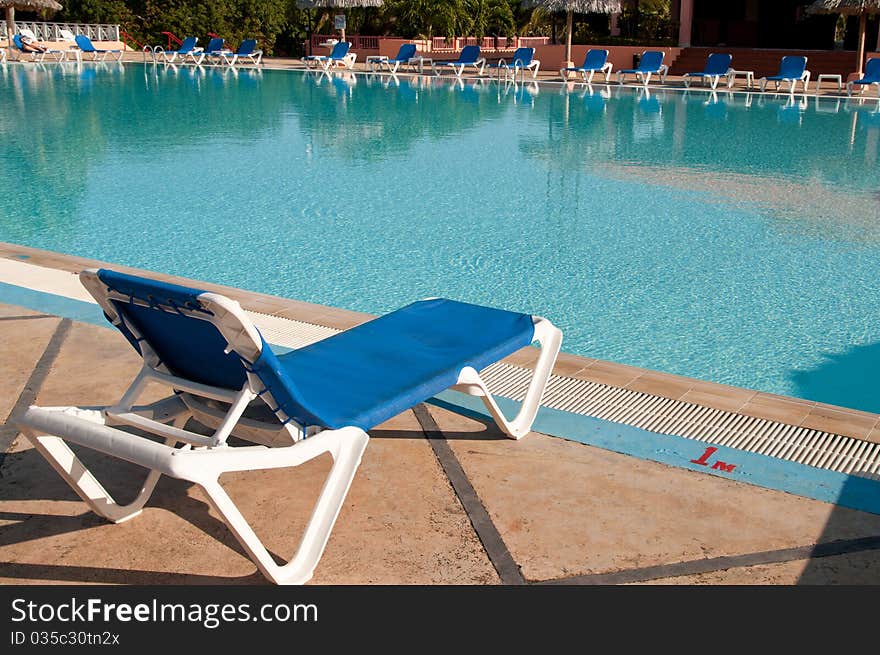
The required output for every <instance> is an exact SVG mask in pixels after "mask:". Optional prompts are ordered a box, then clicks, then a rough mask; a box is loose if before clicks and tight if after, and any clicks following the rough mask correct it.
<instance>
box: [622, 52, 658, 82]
mask: <svg viewBox="0 0 880 655" xmlns="http://www.w3.org/2000/svg"><path fill="white" fill-rule="evenodd" d="M665 56H666V53H665V52H663V51H662V50H645V51H644V52H643V53H642V57H641V59H640V60H639V65H638V67H636V68H625V69H623V70H619V71H617V83H618V84H623V82H624V80H625V79H626V76H627V75H635V76H636V79H637V80H638V81H639V83H640V84H644V85H645V86H648V83H649V82H650V81H651V75H655V74H656V75H659V76H660V81H661V82H662V83H664V84H665V83H666V74H667V73H668V72H669V67H668V66H667V65H666V64H664V63H663V58H664V57H665Z"/></svg>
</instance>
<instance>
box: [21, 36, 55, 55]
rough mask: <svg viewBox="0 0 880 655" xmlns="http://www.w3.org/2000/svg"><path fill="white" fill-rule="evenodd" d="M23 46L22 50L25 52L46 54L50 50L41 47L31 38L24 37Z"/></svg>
mask: <svg viewBox="0 0 880 655" xmlns="http://www.w3.org/2000/svg"><path fill="white" fill-rule="evenodd" d="M21 46H22V50H24V51H25V52H46V51H47V50H48V49H49V48H47V47H45V46H42V45H40V44H39V43H37V42H36V41H34V40H33V39H32V38H30V37H29V36H24V35H22V37H21Z"/></svg>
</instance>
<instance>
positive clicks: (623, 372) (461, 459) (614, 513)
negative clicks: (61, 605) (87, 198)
mask: <svg viewBox="0 0 880 655" xmlns="http://www.w3.org/2000/svg"><path fill="white" fill-rule="evenodd" d="M22 262H26V263H27V264H29V265H32V266H33V268H29V269H28V271H30V272H28V274H27V277H28V279H21V280H16V281H15V284H17V285H21V286H22V287H25V288H29V289H35V290H43V291H46V288H45V287H46V285H48V284H50V283H51V284H56V285H57V282H52V281H53V280H57V279H58V278H59V272H66V273H75V272H78V271H79V270H81V269H82V268H84V267H92V266H96V265H100V264H101V263H100V262H95V261H93V260H87V259H83V258H78V257H72V256H68V255H61V254H56V253H49V252H46V251H40V250H35V249H32V248H26V247H22V246H17V245H13V244H0V269H3V267H4V265H6V268H7V269H10V267H14V266H15V265H17V264H21V263H22ZM114 267H115V268H117V269H120V270H125V271H130V272H139V273H144V274H148V275H151V276H153V277H156V278H159V279H164V280H168V281H177V282H183V283H189V284H192V285H193V286H199V287H202V288H207V289H210V290H216V291H220V292H222V293H225V294H226V295H228V296H231V297H233V298H235V299H236V300H238V301H239V302H240V303H241V304H242V305H243V307H244V308H245V309H247V310H250V311H253V312H258V313H260V314H262V315H269V316H272V317H277V318H278V319H279V320H281V319H292V320H294V321H303V322H305V323H309V324H314V325H320V326H324V327H327V328H335V329H345V328H347V327H351V326H353V325H356V324H358V323H360V322H362V321H364V320H366V319H367V318H369V316H367V315H364V314H358V313H354V312H350V311H345V310H341V309H336V308H331V307H324V306H319V305H312V304H308V303H303V302H299V301H295V300H290V299H284V298H278V297H274V296H267V295H262V294H256V293H251V292H247V291H241V290H237V289H230V288H226V287H221V286H218V285H214V284H208V283H204V282H201V281H189V280H182V279H180V278H175V277H172V276H167V275H159V274H156V273H151V272H145V271H137V270H135V269H130V268H127V267H123V266H115V265H114ZM10 270H11V269H10ZM41 271H44V272H45V275H42V274H41ZM65 279H66V278H65ZM6 283H7V284H8V281H7V282H6ZM69 283H70V288H71V289H73V288H75V287H76V285H77V284H78V283H77V281H76V278H75V277H74V276H73V275H70V276H69ZM62 291H63V290H59V292H62ZM95 311H96V313H97V307H96V308H95ZM524 352H526V351H522V352H521V353H519V354H517V355H516V356H513V357H512V358H510V363H511V364H512V365H515V366H525V367H527V366H528V365H529V363H530V362H531V357H527V356H525V355H523V354H522V353H524ZM139 363H140V360H139V358H138V357H137V355H136V354H135V353H134V352H133V351H132V350H131V348H130V347H129V346H128V344H127V343H125V341H124V340H123V339H122V338H121V337H120V335H119V334H118V333H117V332H115V331H114V330H112V329H108V328H106V327H101V326H98V325H95V324H93V323H88V322H80V321H78V320H72V319H71V318H67V317H62V316H60V315H54V314H53V313H52V312H46V311H40V310H35V309H34V308H28V307H22V306H17V305H14V304H9V303H3V304H0V367H2V370H3V371H4V372H5V375H4V376H3V377H2V379H0V384H2V385H3V386H2V389H3V391H2V393H0V412H2V416H3V417H4V418H5V419H6V420H7V423H6V424H5V425H4V426H3V428H2V431H0V451H2V452H3V453H5V456H4V457H3V459H2V462H0V526H2V527H3V529H2V530H0V584H6V583H15V584H50V583H61V584H64V583H88V584H264V583H265V580H264V579H263V578H262V576H261V575H259V573H257V572H256V569H255V566H254V565H253V564H252V563H251V561H250V560H249V559H248V558H247V557H246V556H245V555H244V554H243V552H242V551H241V548H240V547H239V546H238V544H237V542H235V540H234V538H233V537H232V535H231V534H230V533H229V531H228V530H227V529H226V528H225V526H224V525H223V524H222V522H221V521H220V520H219V518H218V516H217V514H216V512H215V510H214V509H213V508H211V507H209V506H208V505H207V503H206V500H205V498H204V496H203V495H202V494H201V492H200V490H199V489H198V488H197V487H195V486H191V485H187V484H184V483H182V482H180V481H177V480H171V479H167V478H166V479H163V480H162V481H161V482H160V484H159V486H158V488H157V491H156V494H155V495H154V496H153V499H152V500H151V501H150V503H149V504H148V506H147V508H146V509H145V511H144V512H143V514H142V515H141V516H139V517H137V518H136V519H134V520H132V521H129V522H126V523H123V524H120V525H112V524H109V523H106V522H104V521H103V520H101V519H100V518H98V517H97V516H95V515H93V514H91V513H90V512H88V511H87V509H86V507H85V505H84V504H83V503H82V502H81V501H80V500H79V499H78V498H77V497H76V496H75V495H74V494H73V492H72V491H70V490H69V488H68V487H67V486H66V485H65V484H64V483H63V481H62V480H61V479H60V478H59V477H58V476H57V475H56V474H55V473H54V471H52V470H51V469H50V467H49V466H48V464H47V463H46V462H45V461H44V460H43V459H42V457H40V456H39V455H38V454H37V453H36V451H35V450H34V449H33V448H32V447H31V446H30V445H29V443H28V442H27V441H26V440H25V439H23V438H22V437H21V436H20V435H19V434H18V433H17V431H16V429H15V427H14V426H13V425H12V424H11V423H10V422H9V421H10V419H12V418H13V417H14V416H16V415H17V413H18V412H20V411H22V410H23V409H24V408H25V407H26V406H27V405H29V404H32V403H35V404H41V405H69V404H83V405H95V404H104V403H111V402H114V401H115V400H117V399H118V397H119V395H120V394H121V392H122V390H123V389H124V388H125V387H126V386H127V384H128V383H129V382H130V380H131V379H132V377H133V376H134V374H135V372H136V371H137V370H138V368H139ZM555 374H556V375H557V376H562V377H565V378H566V379H570V380H584V381H587V382H591V383H599V384H602V385H607V386H608V387H609V388H613V389H618V390H627V389H630V390H640V392H643V393H645V394H649V395H651V396H656V397H661V398H667V399H676V400H682V399H683V400H684V401H686V402H687V403H688V404H689V405H693V406H701V407H705V408H709V409H713V408H718V409H722V410H724V411H725V412H729V413H733V414H737V415H739V416H741V417H753V418H754V417H758V418H762V419H766V420H772V421H775V422H784V423H788V424H790V425H795V426H820V428H819V429H822V430H829V431H834V432H835V433H836V434H839V435H849V436H852V437H854V438H858V439H861V440H865V441H869V440H870V441H871V442H877V441H878V432H877V421H878V419H880V417H878V416H877V415H873V414H868V413H865V412H854V411H852V410H846V409H844V408H837V407H832V406H827V405H821V404H818V403H809V402H806V401H801V400H797V399H791V398H783V397H779V396H771V395H769V394H759V393H756V392H753V391H749V390H745V389H738V388H734V387H726V386H724V385H715V384H711V383H707V382H703V381H699V380H690V379H687V378H681V377H678V376H671V375H666V374H663V373H659V372H654V371H646V370H642V369H637V368H633V367H628V366H623V365H619V364H615V363H612V362H604V361H599V360H592V359H586V358H581V357H576V356H573V355H568V354H563V355H562V356H561V357H560V359H559V362H558V364H557V368H556V371H555ZM609 425H610V424H609ZM370 436H371V440H370V444H369V445H368V447H367V450H366V453H365V455H364V459H363V463H362V464H361V468H360V469H359V471H358V473H357V475H356V477H355V480H354V483H353V485H352V488H351V491H350V492H349V495H348V497H347V499H346V502H345V505H344V507H343V509H342V512H341V514H340V516H339V520H338V522H337V524H336V527H335V529H334V531H333V533H332V535H331V537H330V541H329V544H328V546H327V550H326V551H325V554H324V556H323V558H322V560H321V562H320V563H319V565H318V568H317V570H316V572H315V577H314V578H313V580H312V584H476V585H487V584H499V583H501V584H534V583H567V584H693V585H724V584H765V585H791V584H814V585H834V584H878V583H880V552H878V551H880V514H875V513H869V512H864V511H858V510H854V509H848V508H846V507H843V506H840V505H837V504H833V503H828V502H822V501H819V500H814V499H812V498H807V497H803V496H800V495H794V494H791V493H785V492H783V491H776V490H773V489H768V488H764V487H761V486H756V485H754V484H747V483H745V482H742V481H738V480H734V479H727V478H724V477H720V476H718V475H710V474H708V473H702V472H699V471H694V470H687V469H684V468H681V467H677V466H670V465H667V464H664V463H662V462H658V461H651V460H649V459H644V458H640V457H635V456H631V455H628V454H624V453H620V452H614V451H612V450H607V449H603V448H600V447H596V446H594V445H588V444H584V443H578V442H575V441H571V440H567V439H562V438H558V437H552V436H547V435H545V434H541V433H539V432H533V433H531V434H529V435H528V436H527V437H525V438H524V439H522V440H520V441H511V440H509V439H506V438H503V436H502V435H501V434H500V433H499V432H498V430H497V428H495V427H494V425H493V424H488V423H486V422H484V421H482V420H478V419H476V418H469V417H466V416H462V415H460V414H457V413H453V412H451V411H449V410H448V409H446V408H443V407H441V406H437V405H433V404H425V405H420V406H418V407H417V408H415V409H414V410H411V411H407V412H405V413H403V414H401V415H399V416H397V417H395V418H394V419H392V420H390V421H388V422H386V423H385V424H383V425H381V426H379V427H378V428H376V429H375V430H373V431H372V432H371V435H370ZM94 466H95V468H96V469H97V470H98V472H99V477H100V475H101V474H103V475H105V476H106V484H107V486H108V488H110V490H111V491H113V490H115V489H120V490H121V489H132V484H133V480H139V479H140V477H139V476H136V475H135V476H133V477H130V476H129V473H132V472H133V471H132V470H131V468H130V467H125V466H120V464H119V463H117V462H114V461H107V460H105V459H103V458H100V457H96V458H94ZM326 468H327V462H325V461H322V460H317V461H314V462H311V463H309V464H307V465H304V466H302V467H299V468H297V469H295V470H293V471H291V470H282V471H265V472H260V473H248V474H239V475H233V476H229V477H228V479H226V478H224V483H225V486H226V488H227V491H228V492H229V494H230V495H231V496H232V497H233V498H234V499H236V501H237V502H239V503H240V505H241V506H242V508H243V511H244V513H245V516H246V517H248V518H249V519H251V520H252V522H253V524H254V527H255V530H256V532H257V533H258V534H259V535H260V536H261V537H262V538H263V539H264V541H265V542H266V543H267V545H268V546H269V548H270V550H271V551H273V552H274V553H277V554H278V555H281V556H283V557H287V556H289V554H290V553H291V552H292V551H293V549H294V548H295V546H296V543H297V541H298V538H299V530H300V529H301V527H302V525H303V522H304V521H305V519H306V517H307V515H308V512H309V510H310V504H311V501H312V499H313V498H314V495H315V494H316V493H317V489H318V486H319V484H320V481H321V480H322V478H323V475H324V474H325V473H326ZM134 484H136V483H134Z"/></svg>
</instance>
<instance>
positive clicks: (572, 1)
mask: <svg viewBox="0 0 880 655" xmlns="http://www.w3.org/2000/svg"><path fill="white" fill-rule="evenodd" d="M878 1H880V0H878ZM522 4H523V6H524V7H544V8H545V9H546V10H547V11H552V12H557V11H564V12H567V13H568V20H567V21H566V31H567V35H566V39H565V61H566V62H567V63H566V64H565V65H566V66H572V65H573V64H572V62H571V31H572V24H573V22H574V18H573V17H574V14H616V13H618V12H619V11H621V10H622V6H621V5H622V2H621V1H620V0H523V3H522Z"/></svg>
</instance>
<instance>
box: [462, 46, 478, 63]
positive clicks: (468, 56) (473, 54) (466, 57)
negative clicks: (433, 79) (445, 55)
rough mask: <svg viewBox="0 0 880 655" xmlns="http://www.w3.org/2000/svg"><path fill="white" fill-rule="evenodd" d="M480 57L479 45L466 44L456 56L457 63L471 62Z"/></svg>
mask: <svg viewBox="0 0 880 655" xmlns="http://www.w3.org/2000/svg"><path fill="white" fill-rule="evenodd" d="M479 58H480V46H478V45H466V46H465V47H464V48H462V50H461V54H460V55H459V56H458V63H459V64H473V63H474V62H476V61H477V59H479Z"/></svg>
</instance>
